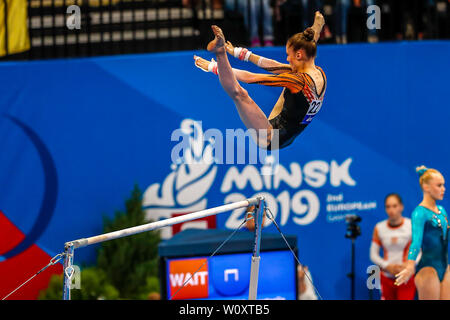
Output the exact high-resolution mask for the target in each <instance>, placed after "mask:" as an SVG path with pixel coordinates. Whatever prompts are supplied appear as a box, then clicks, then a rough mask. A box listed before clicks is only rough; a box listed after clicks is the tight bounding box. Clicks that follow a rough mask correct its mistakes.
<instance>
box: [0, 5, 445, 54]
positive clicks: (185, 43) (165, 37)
mask: <svg viewBox="0 0 450 320" xmlns="http://www.w3.org/2000/svg"><path fill="white" fill-rule="evenodd" d="M0 1H5V0H0ZM224 1H225V0H28V18H27V19H28V21H27V28H28V33H29V38H30V43H31V47H30V50H28V51H26V52H24V53H22V54H19V55H12V56H11V55H7V56H6V57H4V58H3V59H31V60H32V59H47V58H61V57H82V56H94V55H114V54H125V53H142V52H158V51H172V50H193V49H198V48H205V46H206V44H207V42H208V41H209V40H210V39H211V31H210V28H209V26H210V25H211V24H214V23H217V24H219V25H221V26H222V27H223V29H224V31H225V32H226V35H227V36H228V37H229V38H230V39H232V40H233V42H234V43H235V44H239V45H249V34H248V31H247V29H246V28H245V26H244V21H243V20H244V19H243V14H244V13H242V12H238V11H239V10H238V6H235V9H234V11H225V8H224ZM232 1H234V3H235V4H237V3H238V2H241V1H247V3H249V1H263V0H232ZM264 1H266V0H264ZM336 1H338V0H322V1H321V2H322V5H323V7H322V8H321V9H322V11H323V12H324V14H325V18H326V20H327V24H328V25H329V29H330V30H331V34H333V33H334V32H333V30H334V26H335V19H336V17H335V14H334V6H335V4H336ZM361 1H362V3H363V4H364V5H365V3H366V2H365V0H361ZM270 2H271V5H272V8H274V7H275V6H278V5H280V4H281V6H280V7H277V10H274V11H273V12H275V11H277V12H279V13H280V12H281V14H278V15H275V14H274V15H273V19H272V21H273V26H274V43H275V44H276V45H283V44H284V43H285V41H286V39H287V38H288V37H289V36H290V35H292V34H294V33H296V32H299V31H301V30H302V25H303V23H302V17H303V15H302V10H304V8H303V7H302V0H286V1H284V2H283V1H281V2H279V1H276V0H270ZM313 2H314V1H313V0H308V3H313ZM351 2H352V3H353V0H351ZM432 2H433V5H428V4H429V3H431V2H430V0H376V1H375V3H376V4H377V5H378V6H380V7H381V12H382V15H381V19H382V29H381V30H379V32H378V37H379V40H380V41H384V40H396V39H399V37H398V34H399V33H400V34H402V35H403V36H402V39H410V38H411V36H408V34H409V35H411V32H410V31H411V30H410V29H408V28H409V27H410V26H411V25H413V26H415V27H416V29H415V30H414V31H413V36H412V38H415V39H417V38H421V37H423V38H424V39H436V38H440V39H448V38H450V3H449V2H448V0H432ZM71 5H76V6H78V7H79V9H80V19H81V28H80V29H69V28H68V27H67V20H68V17H69V16H70V14H68V13H67V8H68V7H69V6H71ZM364 5H363V6H361V7H355V6H354V5H352V7H351V8H350V10H349V17H348V41H349V42H354V41H366V40H367V39H366V35H367V28H366V27H365V23H366V19H367V14H366V12H365V9H366V7H365V6H364ZM248 7H249V6H248ZM261 8H262V6H261ZM310 9H311V8H310ZM247 13H248V14H252V13H251V11H250V10H249V11H248V12H247ZM312 14H313V12H309V16H312ZM1 23H3V22H1ZM261 23H262V21H260V23H259V24H260V25H261ZM361 30H363V31H362V32H361ZM408 32H409V33H408ZM423 35H425V36H423ZM5 36H7V32H5ZM334 40H335V39H334V37H330V38H328V39H322V42H334Z"/></svg>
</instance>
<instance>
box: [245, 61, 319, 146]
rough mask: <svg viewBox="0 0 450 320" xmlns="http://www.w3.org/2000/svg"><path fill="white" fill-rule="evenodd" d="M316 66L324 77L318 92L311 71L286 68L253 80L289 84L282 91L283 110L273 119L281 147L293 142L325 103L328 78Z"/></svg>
mask: <svg viewBox="0 0 450 320" xmlns="http://www.w3.org/2000/svg"><path fill="white" fill-rule="evenodd" d="M316 68H317V69H318V70H319V71H320V73H321V74H322V77H323V81H324V83H323V88H322V91H321V92H317V88H316V85H315V83H314V80H313V79H312V78H311V76H310V75H308V74H307V73H296V72H286V73H281V74H278V75H267V76H262V77H261V78H260V79H258V81H255V82H250V83H258V84H262V85H266V86H273V87H284V88H285V89H284V91H283V93H282V95H283V100H284V101H283V106H282V109H281V112H280V113H279V114H278V115H277V116H276V117H275V118H273V119H270V120H269V121H270V123H271V124H272V127H273V128H274V129H279V139H280V140H279V148H280V149H281V148H284V147H287V146H288V145H290V144H291V143H292V142H293V141H294V139H295V138H296V137H297V136H298V135H299V134H300V133H301V132H302V131H303V130H304V129H305V128H306V127H307V126H308V124H310V123H311V121H312V120H313V119H314V117H315V115H316V114H317V113H318V112H319V110H320V109H321V107H322V103H323V98H324V95H325V90H326V86H327V79H326V76H325V73H324V72H323V70H322V69H321V68H320V67H316ZM270 147H271V146H269V149H270Z"/></svg>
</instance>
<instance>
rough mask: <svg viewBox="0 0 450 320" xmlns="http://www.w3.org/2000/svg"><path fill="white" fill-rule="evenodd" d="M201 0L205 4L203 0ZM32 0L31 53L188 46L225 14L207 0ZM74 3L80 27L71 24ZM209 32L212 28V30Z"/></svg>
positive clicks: (70, 53) (86, 53)
mask: <svg viewBox="0 0 450 320" xmlns="http://www.w3.org/2000/svg"><path fill="white" fill-rule="evenodd" d="M199 3H200V5H199ZM199 3H196V2H194V1H193V2H191V3H190V5H189V6H183V5H182V2H181V0H78V1H77V0H29V1H28V4H29V6H28V30H29V36H30V41H31V49H30V51H29V52H28V54H27V55H28V58H30V59H42V58H58V57H73V56H92V55H103V54H123V53H139V52H155V51H169V50H186V49H193V48H197V47H198V46H199V45H200V43H202V41H201V40H202V34H205V33H204V32H203V33H202V29H203V28H204V27H206V26H207V25H210V24H211V23H215V22H216V20H220V19H223V11H221V10H212V9H211V8H210V6H208V5H207V4H206V0H201V1H199ZM70 5H77V6H78V7H79V8H80V19H81V28H80V29H69V28H68V27H67V25H66V23H67V19H68V17H69V16H71V14H68V13H67V12H66V10H67V8H68V7H69V6H70ZM208 36H210V34H209V33H208Z"/></svg>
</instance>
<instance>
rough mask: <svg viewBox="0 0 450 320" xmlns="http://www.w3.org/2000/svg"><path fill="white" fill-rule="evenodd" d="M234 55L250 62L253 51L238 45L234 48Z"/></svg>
mask: <svg viewBox="0 0 450 320" xmlns="http://www.w3.org/2000/svg"><path fill="white" fill-rule="evenodd" d="M233 55H234V57H235V58H238V59H239V60H241V61H246V62H248V59H249V58H250V56H251V55H252V52H251V51H250V50H248V49H246V48H240V47H236V48H234V51H233Z"/></svg>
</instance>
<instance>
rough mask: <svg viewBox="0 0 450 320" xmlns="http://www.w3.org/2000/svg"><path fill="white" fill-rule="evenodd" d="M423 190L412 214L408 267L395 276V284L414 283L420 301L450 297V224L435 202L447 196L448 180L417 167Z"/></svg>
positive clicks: (427, 169) (426, 169) (433, 172)
mask: <svg viewBox="0 0 450 320" xmlns="http://www.w3.org/2000/svg"><path fill="white" fill-rule="evenodd" d="M416 171H417V173H418V174H419V176H420V179H419V183H420V186H421V188H422V191H423V200H422V202H421V203H420V204H419V205H418V206H417V207H416V208H415V209H414V211H413V213H412V219H411V220H412V242H411V245H410V248H409V253H408V261H407V263H406V266H405V268H404V269H403V270H402V271H401V272H399V273H398V274H397V275H396V278H397V279H396V284H397V285H402V284H404V283H406V282H408V279H409V278H411V277H412V276H413V275H414V273H415V274H416V276H415V279H414V282H415V284H416V288H417V292H418V294H419V299H420V300H439V299H440V300H450V266H449V264H448V236H449V230H450V225H449V223H448V215H447V212H446V211H445V209H444V207H442V206H440V205H438V204H436V201H438V200H442V199H443V198H444V192H445V186H444V183H445V180H444V177H443V176H442V174H441V173H440V172H439V171H437V170H436V169H429V168H426V167H425V166H421V167H418V168H417V169H416ZM421 249H422V257H421V258H420V261H419V263H418V265H417V268H416V267H415V259H416V257H417V255H418V254H419V252H420V250H421Z"/></svg>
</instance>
